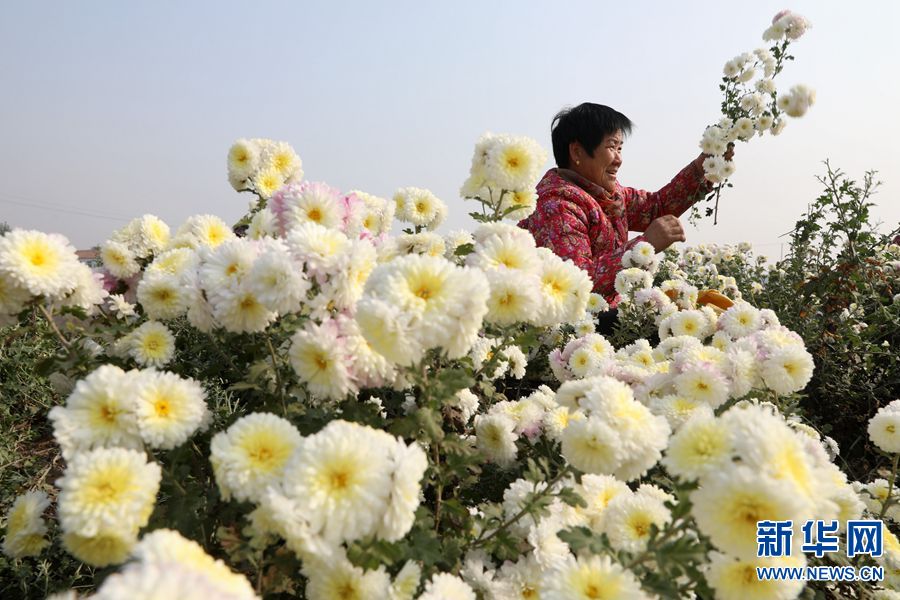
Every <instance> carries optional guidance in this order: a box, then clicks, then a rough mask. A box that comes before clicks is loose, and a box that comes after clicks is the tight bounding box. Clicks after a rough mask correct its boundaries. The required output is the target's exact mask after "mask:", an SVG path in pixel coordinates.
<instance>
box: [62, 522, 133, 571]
mask: <svg viewBox="0 0 900 600" xmlns="http://www.w3.org/2000/svg"><path fill="white" fill-rule="evenodd" d="M136 543H137V531H124V530H121V531H106V532H103V533H100V534H98V535H94V536H86V535H79V534H77V533H73V532H71V531H69V532H64V533H63V535H62V545H63V548H65V549H66V551H67V552H68V553H69V554H71V555H72V556H74V557H75V558H77V559H78V560H80V561H81V562H84V563H87V564H89V565H91V566H94V567H108V566H109V565H117V564H120V563H123V562H125V561H126V560H127V559H128V556H129V555H130V554H131V550H132V548H134V546H135V544H136Z"/></svg>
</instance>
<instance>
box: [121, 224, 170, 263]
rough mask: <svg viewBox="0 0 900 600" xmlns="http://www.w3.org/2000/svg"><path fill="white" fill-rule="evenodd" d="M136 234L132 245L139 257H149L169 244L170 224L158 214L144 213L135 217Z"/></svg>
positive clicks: (131, 242) (132, 239)
mask: <svg viewBox="0 0 900 600" xmlns="http://www.w3.org/2000/svg"><path fill="white" fill-rule="evenodd" d="M133 223H134V235H133V236H132V238H131V241H130V244H129V245H130V247H131V248H132V249H133V250H134V252H135V254H136V255H137V257H138V258H147V257H148V256H151V255H153V254H158V253H160V252H162V251H163V250H164V249H165V248H166V246H168V245H169V240H170V238H171V232H170V229H169V226H168V225H167V224H166V223H165V221H163V220H162V219H160V218H159V217H157V216H156V215H149V214H148V215H143V216H141V217H138V218H137V219H134V221H133Z"/></svg>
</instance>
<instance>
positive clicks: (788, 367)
mask: <svg viewBox="0 0 900 600" xmlns="http://www.w3.org/2000/svg"><path fill="white" fill-rule="evenodd" d="M813 367H814V365H813V358H812V356H811V355H810V354H809V352H807V351H806V349H805V348H803V347H800V346H790V347H787V348H783V349H781V350H778V351H776V352H774V353H773V354H772V355H771V356H769V357H768V358H767V359H765V360H764V361H763V362H762V364H761V365H760V375H762V378H763V381H764V382H765V383H766V386H768V387H769V388H771V389H773V390H775V392H777V393H778V394H781V395H787V394H792V393H794V392H798V391H800V390H802V389H803V388H805V387H806V384H807V383H809V380H810V379H811V378H812V373H813Z"/></svg>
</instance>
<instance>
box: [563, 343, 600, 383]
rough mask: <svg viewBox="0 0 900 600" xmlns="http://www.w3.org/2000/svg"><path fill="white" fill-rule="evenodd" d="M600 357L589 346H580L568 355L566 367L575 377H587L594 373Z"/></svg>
mask: <svg viewBox="0 0 900 600" xmlns="http://www.w3.org/2000/svg"><path fill="white" fill-rule="evenodd" d="M599 364H600V357H599V356H598V355H597V353H596V352H594V349H593V348H591V347H590V346H581V347H580V348H577V349H576V350H575V351H574V352H572V354H571V355H569V362H568V367H569V369H570V370H571V371H572V374H573V375H575V377H587V376H588V375H592V374H594V372H595V371H596V369H597V367H598V365H599Z"/></svg>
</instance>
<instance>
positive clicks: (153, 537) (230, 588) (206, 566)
mask: <svg viewBox="0 0 900 600" xmlns="http://www.w3.org/2000/svg"><path fill="white" fill-rule="evenodd" d="M133 556H134V558H135V559H136V560H137V561H138V562H140V563H141V564H145V565H154V564H155V565H166V564H178V565H180V566H182V567H185V568H187V569H190V570H192V571H194V572H196V573H198V574H202V575H203V576H204V577H205V579H206V581H207V582H209V583H210V584H211V585H212V586H213V587H214V588H215V590H216V591H217V592H218V594H222V595H223V597H225V598H233V597H236V598H254V597H255V595H254V593H253V587H252V586H251V585H250V582H248V581H247V578H246V577H244V576H243V575H241V574H238V573H234V572H232V571H231V569H229V568H228V566H227V565H226V564H225V563H224V562H222V561H221V560H219V559H215V558H213V557H211V556H210V555H208V554H207V553H206V552H204V551H203V548H201V547H200V545H199V544H198V543H197V542H194V541H193V540H189V539H185V538H184V537H182V536H181V534H179V533H178V532H177V531H172V530H171V529H157V530H155V531H153V532H151V533H148V534H147V535H145V536H144V537H143V538H141V541H140V543H138V544H137V546H135V548H134V552H133Z"/></svg>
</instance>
